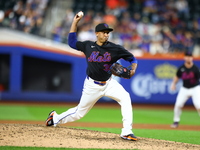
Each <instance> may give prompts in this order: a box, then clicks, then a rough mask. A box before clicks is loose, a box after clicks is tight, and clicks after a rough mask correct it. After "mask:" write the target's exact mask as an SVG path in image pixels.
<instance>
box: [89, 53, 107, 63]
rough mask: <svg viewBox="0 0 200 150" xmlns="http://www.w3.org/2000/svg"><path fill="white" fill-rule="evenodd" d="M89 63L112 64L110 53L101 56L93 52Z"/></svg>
mask: <svg viewBox="0 0 200 150" xmlns="http://www.w3.org/2000/svg"><path fill="white" fill-rule="evenodd" d="M88 61H89V62H110V61H111V56H110V53H108V52H106V53H104V54H103V56H99V52H96V51H94V52H92V54H91V55H90V57H89V58H88Z"/></svg>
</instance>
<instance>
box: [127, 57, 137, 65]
mask: <svg viewBox="0 0 200 150" xmlns="http://www.w3.org/2000/svg"><path fill="white" fill-rule="evenodd" d="M128 61H129V62H130V63H131V64H132V63H136V64H137V59H136V58H135V57H132V58H131V59H129V60H128Z"/></svg>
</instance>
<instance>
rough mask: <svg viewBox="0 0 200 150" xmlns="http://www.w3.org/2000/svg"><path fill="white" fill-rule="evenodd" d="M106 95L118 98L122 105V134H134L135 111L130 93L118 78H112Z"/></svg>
mask: <svg viewBox="0 0 200 150" xmlns="http://www.w3.org/2000/svg"><path fill="white" fill-rule="evenodd" d="M110 82H111V83H110V84H109V86H108V87H107V89H108V90H107V91H106V93H105V96H107V97H110V98H112V99H114V100H116V101H117V102H118V103H119V104H120V106H121V114H122V121H123V128H122V132H121V135H128V134H132V133H133V132H132V123H133V112H132V104H131V99H130V95H129V93H128V92H127V91H126V90H125V89H124V88H123V87H122V85H121V84H119V83H118V82H117V81H116V80H114V79H111V81H110Z"/></svg>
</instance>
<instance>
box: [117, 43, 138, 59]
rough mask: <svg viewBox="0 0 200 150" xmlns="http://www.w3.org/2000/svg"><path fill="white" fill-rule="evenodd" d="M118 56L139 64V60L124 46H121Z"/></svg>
mask: <svg viewBox="0 0 200 150" xmlns="http://www.w3.org/2000/svg"><path fill="white" fill-rule="evenodd" d="M118 55H119V56H121V58H123V59H124V60H126V61H128V62H130V63H137V59H136V58H135V57H134V55H133V54H132V53H130V52H129V51H128V50H126V49H125V48H123V47H122V46H119V51H118Z"/></svg>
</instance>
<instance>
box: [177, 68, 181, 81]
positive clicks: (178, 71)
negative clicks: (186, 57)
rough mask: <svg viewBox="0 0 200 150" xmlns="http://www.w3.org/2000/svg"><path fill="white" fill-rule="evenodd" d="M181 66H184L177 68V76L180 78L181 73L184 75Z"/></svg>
mask: <svg viewBox="0 0 200 150" xmlns="http://www.w3.org/2000/svg"><path fill="white" fill-rule="evenodd" d="M181 68H182V67H179V68H178V70H177V72H176V76H177V77H178V78H180V77H181V75H182V73H181Z"/></svg>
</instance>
